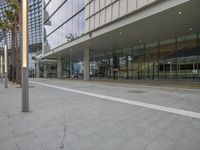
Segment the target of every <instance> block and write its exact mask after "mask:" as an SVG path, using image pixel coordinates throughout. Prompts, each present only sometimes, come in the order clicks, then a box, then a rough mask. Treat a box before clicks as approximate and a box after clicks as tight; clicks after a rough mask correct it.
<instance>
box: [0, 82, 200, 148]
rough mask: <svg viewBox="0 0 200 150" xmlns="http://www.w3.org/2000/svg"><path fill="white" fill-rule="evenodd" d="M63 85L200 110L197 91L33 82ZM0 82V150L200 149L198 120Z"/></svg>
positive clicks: (151, 102) (33, 86)
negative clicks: (25, 94)
mask: <svg viewBox="0 0 200 150" xmlns="http://www.w3.org/2000/svg"><path fill="white" fill-rule="evenodd" d="M32 81H34V82H38V83H45V84H49V85H54V86H60V87H63V88H70V89H75V90H81V91H85V92H92V93H97V94H104V95H108V96H114V97H121V98H125V99H133V100H136V101H138V102H146V103H147V102H148V103H150V104H156V105H162V106H169V107H173V108H178V109H184V110H190V111H193V112H200V111H199V110H200V100H199V97H200V94H199V92H198V91H190V90H188V91H187V90H173V89H171V90H170V89H158V88H153V87H152V88H147V87H143V86H137V87H134V86H133V87H132V86H128V87H127V86H126V85H122V84H117V86H116V84H115V85H114V86H113V85H107V84H102V83H96V82H81V81H80V82H78V81H63V80H46V79H45V80H44V79H36V80H32ZM16 87H17V86H16V85H11V84H9V88H8V89H4V88H3V85H0V150H60V149H61V150H62V149H64V150H199V149H200V119H196V118H192V117H185V116H182V115H177V114H172V113H167V112H163V111H158V110H153V109H148V108H143V107H138V106H134V105H129V104H124V103H119V102H114V101H108V100H105V99H102V98H95V97H91V96H87V95H81V94H77V93H72V92H68V91H63V90H59V89H55V88H51V87H44V86H41V85H38V84H30V108H31V112H30V113H22V112H21V89H20V88H16Z"/></svg>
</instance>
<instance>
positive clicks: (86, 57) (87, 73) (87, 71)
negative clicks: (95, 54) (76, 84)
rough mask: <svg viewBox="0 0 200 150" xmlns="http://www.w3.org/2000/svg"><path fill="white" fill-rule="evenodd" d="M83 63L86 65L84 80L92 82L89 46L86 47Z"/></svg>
mask: <svg viewBox="0 0 200 150" xmlns="http://www.w3.org/2000/svg"><path fill="white" fill-rule="evenodd" d="M83 63H84V80H85V81H89V80H90V49H89V46H85V47H84V51H83Z"/></svg>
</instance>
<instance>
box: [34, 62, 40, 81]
mask: <svg viewBox="0 0 200 150" xmlns="http://www.w3.org/2000/svg"><path fill="white" fill-rule="evenodd" d="M35 71H36V78H40V60H37V62H36V68H35Z"/></svg>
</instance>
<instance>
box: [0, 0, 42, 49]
mask: <svg viewBox="0 0 200 150" xmlns="http://www.w3.org/2000/svg"><path fill="white" fill-rule="evenodd" d="M28 5H29V12H28V37H29V52H30V53H34V52H37V51H40V50H41V49H42V0H29V1H28ZM6 9H9V7H8V5H7V4H6V3H5V2H3V3H0V19H1V20H3V13H4V11H5V10H6ZM2 40H3V39H2ZM2 40H1V41H0V47H3V45H4V43H3V41H2ZM7 40H8V48H11V45H12V38H11V32H8V33H7Z"/></svg>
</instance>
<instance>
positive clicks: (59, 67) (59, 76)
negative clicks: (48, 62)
mask: <svg viewBox="0 0 200 150" xmlns="http://www.w3.org/2000/svg"><path fill="white" fill-rule="evenodd" d="M61 71H62V69H61V58H58V62H57V78H59V79H61Z"/></svg>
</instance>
